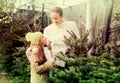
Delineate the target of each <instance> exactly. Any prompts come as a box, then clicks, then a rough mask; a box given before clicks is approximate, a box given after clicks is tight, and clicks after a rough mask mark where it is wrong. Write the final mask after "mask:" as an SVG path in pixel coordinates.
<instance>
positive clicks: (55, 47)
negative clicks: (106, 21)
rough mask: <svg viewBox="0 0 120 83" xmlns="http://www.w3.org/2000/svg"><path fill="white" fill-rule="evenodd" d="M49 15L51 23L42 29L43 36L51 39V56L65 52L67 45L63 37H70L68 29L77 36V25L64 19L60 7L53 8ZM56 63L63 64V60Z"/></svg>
mask: <svg viewBox="0 0 120 83" xmlns="http://www.w3.org/2000/svg"><path fill="white" fill-rule="evenodd" d="M50 17H51V20H52V24H51V25H49V26H47V27H46V28H45V29H44V36H45V37H46V38H47V39H48V40H50V41H51V47H52V54H53V56H54V55H57V53H58V52H63V53H64V54H65V53H66V51H67V50H68V49H69V47H68V46H67V45H66V44H65V43H64V37H65V36H66V37H70V34H69V33H68V31H70V32H71V31H73V32H74V33H75V35H76V36H77V37H78V38H79V37H80V35H79V30H78V27H77V25H76V23H75V22H73V21H66V20H65V19H64V15H63V10H62V8H60V7H55V8H53V9H52V11H51V13H50ZM62 63H63V64H62ZM58 65H60V66H64V62H60V64H59V63H58Z"/></svg>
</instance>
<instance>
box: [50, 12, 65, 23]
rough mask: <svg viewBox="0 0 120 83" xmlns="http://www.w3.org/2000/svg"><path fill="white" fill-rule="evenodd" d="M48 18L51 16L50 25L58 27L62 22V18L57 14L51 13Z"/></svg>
mask: <svg viewBox="0 0 120 83" xmlns="http://www.w3.org/2000/svg"><path fill="white" fill-rule="evenodd" d="M50 16H51V20H52V23H54V24H56V25H60V24H61V23H62V21H63V16H60V14H59V13H57V12H51V15H50Z"/></svg>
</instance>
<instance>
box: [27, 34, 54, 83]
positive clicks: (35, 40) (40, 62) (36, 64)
mask: <svg viewBox="0 0 120 83" xmlns="http://www.w3.org/2000/svg"><path fill="white" fill-rule="evenodd" d="M25 38H26V40H27V41H28V42H30V47H29V48H28V49H27V50H26V55H27V58H28V60H29V61H30V68H31V81H30V83H47V82H48V74H49V71H48V70H49V69H50V68H52V67H53V66H54V63H55V61H56V58H55V57H52V58H51V59H50V60H46V58H45V55H44V50H43V47H44V46H47V47H48V49H49V50H51V48H50V43H48V42H46V39H45V38H44V36H43V35H42V33H40V32H34V33H32V32H28V33H27V34H26V36H25Z"/></svg>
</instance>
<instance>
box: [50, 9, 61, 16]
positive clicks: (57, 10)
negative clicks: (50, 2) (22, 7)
mask: <svg viewBox="0 0 120 83" xmlns="http://www.w3.org/2000/svg"><path fill="white" fill-rule="evenodd" d="M51 12H56V13H59V15H60V16H61V17H62V16H63V10H62V8H60V7H55V8H53V9H52V11H51Z"/></svg>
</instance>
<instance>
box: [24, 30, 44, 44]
mask: <svg viewBox="0 0 120 83" xmlns="http://www.w3.org/2000/svg"><path fill="white" fill-rule="evenodd" d="M42 36H43V35H42V33H41V32H34V33H33V32H28V33H27V34H26V35H25V38H26V40H27V41H28V42H31V43H33V44H39V41H40V39H41V38H42Z"/></svg>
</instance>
